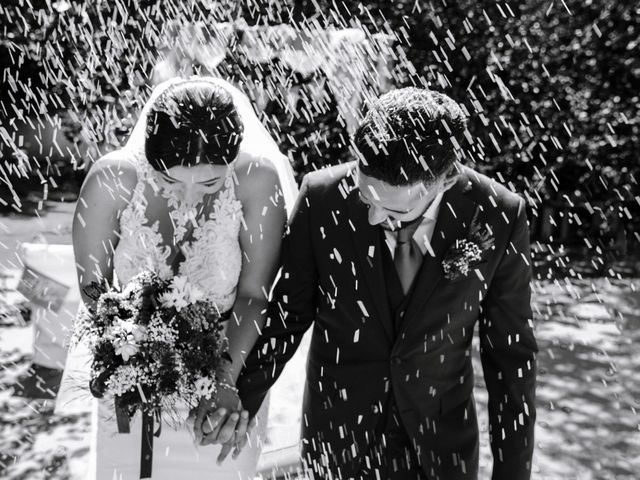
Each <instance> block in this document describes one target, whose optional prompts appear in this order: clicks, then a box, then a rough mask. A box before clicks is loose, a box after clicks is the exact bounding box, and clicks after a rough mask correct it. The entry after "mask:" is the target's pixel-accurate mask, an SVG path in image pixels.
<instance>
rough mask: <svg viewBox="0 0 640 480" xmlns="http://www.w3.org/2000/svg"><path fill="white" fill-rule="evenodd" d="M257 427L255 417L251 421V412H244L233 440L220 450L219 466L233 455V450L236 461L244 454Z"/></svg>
mask: <svg viewBox="0 0 640 480" xmlns="http://www.w3.org/2000/svg"><path fill="white" fill-rule="evenodd" d="M255 425H256V419H255V417H253V418H252V419H251V421H249V412H247V411H246V410H244V411H243V412H242V413H241V414H240V420H239V421H238V424H237V428H236V431H235V434H234V436H233V438H231V439H230V440H229V441H228V442H226V443H224V444H223V445H222V449H221V450H220V454H219V455H218V460H217V463H218V465H221V464H222V462H224V460H225V459H226V458H227V456H229V453H231V450H233V456H232V457H233V459H234V460H235V459H236V458H238V456H239V455H240V452H242V450H243V449H244V446H245V445H246V444H247V442H248V441H249V437H250V436H251V431H252V430H253V428H254V427H255Z"/></svg>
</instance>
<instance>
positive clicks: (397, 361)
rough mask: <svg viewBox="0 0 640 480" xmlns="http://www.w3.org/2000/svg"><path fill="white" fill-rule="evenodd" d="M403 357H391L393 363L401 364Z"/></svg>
mask: <svg viewBox="0 0 640 480" xmlns="http://www.w3.org/2000/svg"><path fill="white" fill-rule="evenodd" d="M401 363H402V359H401V358H400V357H391V365H400V364H401Z"/></svg>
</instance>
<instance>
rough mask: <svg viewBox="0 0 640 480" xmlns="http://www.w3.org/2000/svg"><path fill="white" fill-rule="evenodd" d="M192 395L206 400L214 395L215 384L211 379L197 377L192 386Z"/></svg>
mask: <svg viewBox="0 0 640 480" xmlns="http://www.w3.org/2000/svg"><path fill="white" fill-rule="evenodd" d="M193 393H194V395H195V396H196V397H198V398H206V399H207V400H208V399H210V398H211V396H212V395H213V394H214V393H216V383H215V381H214V380H213V378H211V377H199V378H197V379H196V381H195V382H194V384H193Z"/></svg>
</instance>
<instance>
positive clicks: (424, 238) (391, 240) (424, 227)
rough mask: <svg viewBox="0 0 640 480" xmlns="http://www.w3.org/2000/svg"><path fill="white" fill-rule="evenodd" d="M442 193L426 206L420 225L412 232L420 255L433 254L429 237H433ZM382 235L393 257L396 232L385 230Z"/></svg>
mask: <svg viewBox="0 0 640 480" xmlns="http://www.w3.org/2000/svg"><path fill="white" fill-rule="evenodd" d="M443 195H444V192H441V193H439V194H438V196H436V198H435V199H434V200H433V202H432V203H431V205H429V208H427V210H426V211H425V212H424V213H423V214H422V222H420V225H418V228H417V229H416V231H415V233H414V234H413V239H414V240H415V241H416V243H417V244H418V247H419V248H420V251H421V252H422V255H426V254H427V252H429V255H431V256H435V254H434V252H433V249H432V248H431V238H432V237H433V231H434V230H435V228H436V220H437V219H438V213H440V203H441V202H442V196H443ZM384 236H385V243H386V244H387V247H389V251H390V252H391V258H393V256H394V254H395V251H396V243H397V241H396V239H397V236H398V233H397V232H393V231H390V230H385V231H384Z"/></svg>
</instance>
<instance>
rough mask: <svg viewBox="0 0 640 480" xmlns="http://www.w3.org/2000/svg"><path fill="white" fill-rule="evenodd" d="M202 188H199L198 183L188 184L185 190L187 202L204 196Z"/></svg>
mask: <svg viewBox="0 0 640 480" xmlns="http://www.w3.org/2000/svg"><path fill="white" fill-rule="evenodd" d="M200 190H201V189H200V188H198V185H195V184H192V185H188V186H187V187H186V188H185V190H184V199H185V201H186V202H189V203H191V202H197V201H198V200H200V197H202V192H201V191H200Z"/></svg>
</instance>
